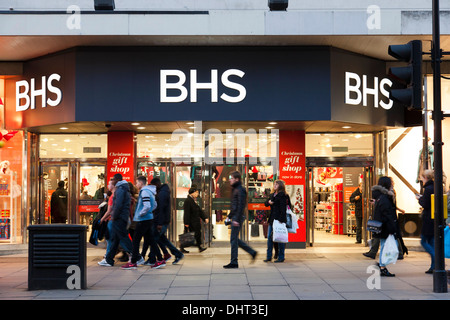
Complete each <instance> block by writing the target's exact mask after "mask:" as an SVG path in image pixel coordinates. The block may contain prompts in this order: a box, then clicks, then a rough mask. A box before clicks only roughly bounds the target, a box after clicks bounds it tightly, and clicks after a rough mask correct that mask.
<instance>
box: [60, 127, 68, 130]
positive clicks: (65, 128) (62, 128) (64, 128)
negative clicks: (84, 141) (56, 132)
mask: <svg viewBox="0 0 450 320" xmlns="http://www.w3.org/2000/svg"><path fill="white" fill-rule="evenodd" d="M60 129H61V130H67V129H69V128H67V127H61V128H60Z"/></svg>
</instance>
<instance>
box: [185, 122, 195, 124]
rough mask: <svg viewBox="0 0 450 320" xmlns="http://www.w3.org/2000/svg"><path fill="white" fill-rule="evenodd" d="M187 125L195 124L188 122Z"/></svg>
mask: <svg viewBox="0 0 450 320" xmlns="http://www.w3.org/2000/svg"><path fill="white" fill-rule="evenodd" d="M186 124H188V125H192V124H194V123H193V122H187V123H186Z"/></svg>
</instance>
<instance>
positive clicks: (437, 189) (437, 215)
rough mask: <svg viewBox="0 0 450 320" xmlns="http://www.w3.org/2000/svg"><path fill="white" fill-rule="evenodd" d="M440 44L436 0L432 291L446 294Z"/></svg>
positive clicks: (433, 59) (433, 55)
mask: <svg viewBox="0 0 450 320" xmlns="http://www.w3.org/2000/svg"><path fill="white" fill-rule="evenodd" d="M441 57H442V53H441V45H440V30H439V0H433V48H432V64H433V100H434V108H433V121H434V201H435V206H434V208H435V211H434V250H435V251H434V252H435V253H434V260H435V261H434V262H435V268H434V273H433V292H437V293H442V292H447V273H446V271H445V258H444V215H443V198H444V197H443V185H442V120H443V114H442V110H441V66H440V63H441Z"/></svg>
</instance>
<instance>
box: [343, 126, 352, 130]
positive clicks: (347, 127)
mask: <svg viewBox="0 0 450 320" xmlns="http://www.w3.org/2000/svg"><path fill="white" fill-rule="evenodd" d="M350 128H351V127H350V126H343V127H342V129H350Z"/></svg>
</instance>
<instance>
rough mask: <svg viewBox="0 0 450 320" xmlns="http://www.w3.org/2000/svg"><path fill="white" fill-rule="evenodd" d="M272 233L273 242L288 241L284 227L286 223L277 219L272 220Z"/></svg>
mask: <svg viewBox="0 0 450 320" xmlns="http://www.w3.org/2000/svg"><path fill="white" fill-rule="evenodd" d="M272 234H273V242H280V243H287V242H288V231H287V228H286V223H284V222H280V221H278V220H273V224H272Z"/></svg>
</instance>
